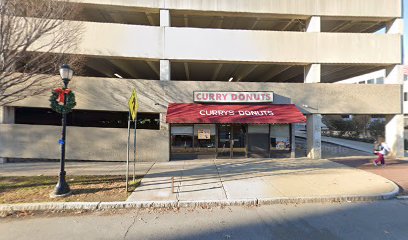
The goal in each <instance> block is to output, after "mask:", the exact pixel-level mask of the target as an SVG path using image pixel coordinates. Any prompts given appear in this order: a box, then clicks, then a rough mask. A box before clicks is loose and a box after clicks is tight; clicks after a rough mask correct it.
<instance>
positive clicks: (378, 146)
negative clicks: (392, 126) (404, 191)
mask: <svg viewBox="0 0 408 240" xmlns="http://www.w3.org/2000/svg"><path fill="white" fill-rule="evenodd" d="M390 151H391V150H390V148H389V147H388V145H387V143H385V141H384V138H382V137H379V138H378V140H377V141H376V142H375V144H374V154H376V155H377V156H378V158H377V159H375V160H374V161H373V163H374V165H375V166H378V163H381V165H382V166H385V159H384V156H385V155H387V154H388V153H389V152H390Z"/></svg>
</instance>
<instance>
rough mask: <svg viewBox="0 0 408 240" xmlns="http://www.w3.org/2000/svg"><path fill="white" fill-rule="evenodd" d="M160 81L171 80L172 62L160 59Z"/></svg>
mask: <svg viewBox="0 0 408 240" xmlns="http://www.w3.org/2000/svg"><path fill="white" fill-rule="evenodd" d="M160 80H163V81H170V80H171V66H170V60H165V59H160Z"/></svg>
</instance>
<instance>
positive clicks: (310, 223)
mask: <svg viewBox="0 0 408 240" xmlns="http://www.w3.org/2000/svg"><path fill="white" fill-rule="evenodd" d="M60 215H61V213H60V214H53V215H34V216H28V217H19V218H17V217H6V218H2V219H0V233H1V234H0V239H13V240H14V239H15V240H17V239H195V240H197V239H291V240H296V239H313V240H319V239H330V240H336V239H369V240H375V239H408V217H407V216H408V200H388V201H378V202H365V203H330V204H329V203H327V204H298V205H270V206H260V207H225V208H213V209H211V208H210V209H203V208H200V209H180V210H157V209H156V210H148V209H145V210H116V211H114V212H113V211H97V212H90V213H76V214H65V215H63V216H60Z"/></svg>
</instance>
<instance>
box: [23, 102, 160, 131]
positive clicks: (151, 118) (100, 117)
mask: <svg viewBox="0 0 408 240" xmlns="http://www.w3.org/2000/svg"><path fill="white" fill-rule="evenodd" d="M159 119H160V115H159V114H158V113H138V114H137V128H138V129H156V130H158V129H160V120H159ZM127 120H128V113H127V112H108V111H90V110H74V111H73V112H71V113H69V114H68V115H67V125H68V126H77V127H100V128H127ZM15 123H16V124H33V125H61V115H60V114H58V113H56V112H54V111H53V110H51V109H47V108H25V107H22V108H20V107H18V108H16V111H15ZM131 125H133V124H131ZM132 128H133V127H132Z"/></svg>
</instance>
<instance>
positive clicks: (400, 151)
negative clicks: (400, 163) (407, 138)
mask: <svg viewBox="0 0 408 240" xmlns="http://www.w3.org/2000/svg"><path fill="white" fill-rule="evenodd" d="M385 142H386V143H387V144H388V146H389V147H390V148H391V153H390V156H391V157H397V158H400V157H404V115H403V114H397V115H388V116H387V117H386V125H385Z"/></svg>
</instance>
